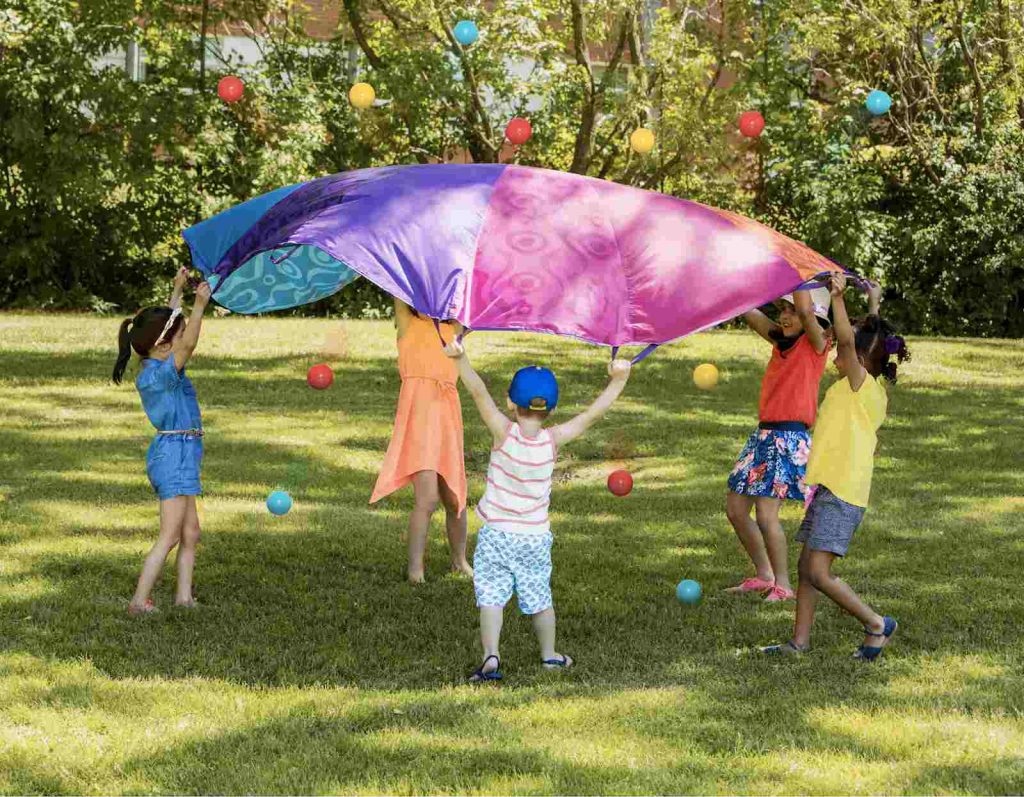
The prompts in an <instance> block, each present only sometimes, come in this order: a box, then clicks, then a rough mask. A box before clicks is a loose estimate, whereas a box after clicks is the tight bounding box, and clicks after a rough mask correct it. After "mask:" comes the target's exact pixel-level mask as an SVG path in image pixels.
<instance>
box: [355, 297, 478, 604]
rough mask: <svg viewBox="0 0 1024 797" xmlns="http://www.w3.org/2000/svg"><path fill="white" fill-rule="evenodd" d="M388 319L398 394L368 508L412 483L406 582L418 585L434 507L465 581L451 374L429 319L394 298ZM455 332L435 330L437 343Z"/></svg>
mask: <svg viewBox="0 0 1024 797" xmlns="http://www.w3.org/2000/svg"><path fill="white" fill-rule="evenodd" d="M395 321H396V325H397V326H398V372H399V373H400V374H401V376H402V390H401V392H400V393H399V394H398V409H397V410H396V411H395V429H394V431H393V432H392V433H391V443H390V445H388V452H387V454H385V455H384V464H383V465H382V466H381V471H380V475H379V476H378V477H377V484H376V486H375V487H374V488H373V495H372V496H370V503H371V504H372V503H375V502H376V501H379V500H380V499H381V498H383V497H384V496H386V495H389V494H391V493H393V492H394V491H395V490H398V489H400V488H402V487H404V486H405V485H407V484H409V483H410V482H411V483H412V486H413V491H414V493H415V498H416V503H415V506H414V507H413V510H412V515H411V516H410V518H409V581H410V583H413V584H419V583H422V581H423V557H424V554H425V553H426V548H427V531H428V529H429V528H430V518H431V516H432V515H433V514H434V510H435V509H436V508H437V504H438V501H440V502H442V503H443V504H444V510H445V528H446V529H447V531H448V548H449V551H450V553H451V560H452V570H453V571H454V572H460V573H465V574H466V575H468V576H472V575H473V570H472V568H471V567H470V566H469V562H468V561H467V560H466V492H467V488H466V463H465V459H464V457H463V450H464V449H463V440H462V404H461V403H460V402H459V391H458V388H457V387H456V383H457V381H458V378H459V375H458V370H457V369H456V366H455V363H454V361H452V360H450V359H449V358H448V357H446V356H445V354H444V350H443V349H442V346H441V341H440V340H439V339H438V332H437V329H436V328H435V326H434V322H433V321H432V320H431V319H429V318H424V317H423V316H421V315H419V313H417V312H416V311H415V310H413V309H412V308H411V307H409V305H407V304H405V302H402V301H399V300H398V299H396V300H395ZM461 331H462V328H461V326H460V325H459V324H457V323H455V322H445V323H443V324H441V335H442V337H443V338H444V341H445V343H449V342H451V341H452V340H453V339H454V338H455V336H456V335H457V334H458V333H459V332H461Z"/></svg>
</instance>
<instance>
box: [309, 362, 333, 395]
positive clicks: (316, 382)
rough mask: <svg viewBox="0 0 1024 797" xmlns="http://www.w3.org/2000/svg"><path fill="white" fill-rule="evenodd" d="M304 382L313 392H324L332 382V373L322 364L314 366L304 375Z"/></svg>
mask: <svg viewBox="0 0 1024 797" xmlns="http://www.w3.org/2000/svg"><path fill="white" fill-rule="evenodd" d="M306 382H307V383H308V384H309V386H310V387H311V388H313V389H314V390H326V389H327V388H329V387H330V386H331V383H332V382H334V371H332V370H331V366H329V365H325V364H324V363H320V364H319V365H314V366H313V367H312V368H310V369H309V372H308V373H307V374H306Z"/></svg>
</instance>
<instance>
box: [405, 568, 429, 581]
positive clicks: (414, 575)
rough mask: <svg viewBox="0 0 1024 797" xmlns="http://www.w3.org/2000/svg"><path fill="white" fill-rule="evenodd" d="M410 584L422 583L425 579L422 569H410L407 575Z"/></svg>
mask: <svg viewBox="0 0 1024 797" xmlns="http://www.w3.org/2000/svg"><path fill="white" fill-rule="evenodd" d="M407 578H408V580H409V583H410V584H422V583H423V582H424V581H425V580H426V579H424V577H423V571H422V570H420V571H419V572H416V571H413V570H410V571H409V574H408V576H407Z"/></svg>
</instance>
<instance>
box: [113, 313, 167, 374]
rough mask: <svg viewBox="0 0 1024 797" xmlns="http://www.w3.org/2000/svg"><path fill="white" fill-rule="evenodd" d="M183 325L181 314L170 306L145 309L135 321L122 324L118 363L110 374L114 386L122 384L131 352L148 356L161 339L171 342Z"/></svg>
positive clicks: (118, 335)
mask: <svg viewBox="0 0 1024 797" xmlns="http://www.w3.org/2000/svg"><path fill="white" fill-rule="evenodd" d="M184 323H185V319H184V318H183V317H182V316H181V315H180V311H179V313H175V312H174V311H173V310H171V308H170V307H147V308H145V309H144V310H140V311H139V314H138V315H136V316H135V318H126V319H125V320H124V321H122V322H121V329H120V330H119V331H118V333H117V362H115V363H114V371H113V373H112V374H111V375H110V378H111V379H112V380H113V381H114V384H116V385H119V384H121V379H122V378H123V377H124V371H125V369H126V368H127V367H128V361H129V360H130V359H131V358H132V349H134V350H135V352H136V354H138V355H139V356H140V357H147V356H148V355H149V352H150V350H151V349H152V348H153V347H154V346H156V345H157V344H159V343H161V342H162V340H165V341H171V340H174V336H175V335H177V334H178V330H179V329H181V326H182V325H183V324H184Z"/></svg>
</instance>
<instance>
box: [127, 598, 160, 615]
mask: <svg viewBox="0 0 1024 797" xmlns="http://www.w3.org/2000/svg"><path fill="white" fill-rule="evenodd" d="M155 611H157V608H156V606H154V605H153V599H152V598H146V600H145V601H144V602H143V603H136V602H135V601H131V602H130V603H129V604H128V614H129V615H131V616H132V617H138V616H139V615H140V614H152V613H153V612H155Z"/></svg>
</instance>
